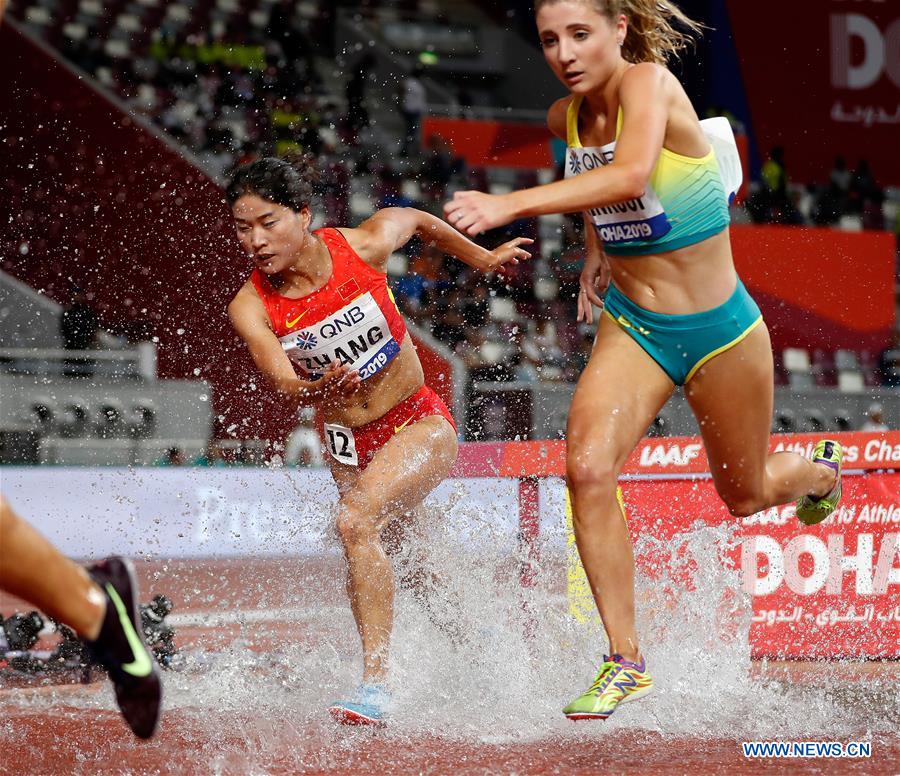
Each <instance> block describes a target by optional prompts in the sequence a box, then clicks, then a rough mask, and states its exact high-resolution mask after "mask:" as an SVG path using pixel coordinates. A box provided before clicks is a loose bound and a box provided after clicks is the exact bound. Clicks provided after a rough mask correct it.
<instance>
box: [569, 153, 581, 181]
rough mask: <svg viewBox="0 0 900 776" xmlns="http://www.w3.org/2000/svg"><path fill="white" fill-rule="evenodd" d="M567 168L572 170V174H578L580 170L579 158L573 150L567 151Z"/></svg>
mask: <svg viewBox="0 0 900 776" xmlns="http://www.w3.org/2000/svg"><path fill="white" fill-rule="evenodd" d="M569 169H570V170H571V171H572V175H578V173H580V172H581V159H579V158H578V154H577V153H575V152H574V151H569Z"/></svg>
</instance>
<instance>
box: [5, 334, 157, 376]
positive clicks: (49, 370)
mask: <svg viewBox="0 0 900 776" xmlns="http://www.w3.org/2000/svg"><path fill="white" fill-rule="evenodd" d="M0 371H2V372H9V373H14V374H30V375H66V376H69V377H78V376H83V377H92V376H97V377H129V378H133V379H142V380H156V346H155V345H154V344H153V343H152V342H141V343H138V344H137V345H136V346H135V347H132V348H123V349H121V350H63V349H61V348H0Z"/></svg>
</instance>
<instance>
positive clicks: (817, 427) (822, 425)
mask: <svg viewBox="0 0 900 776" xmlns="http://www.w3.org/2000/svg"><path fill="white" fill-rule="evenodd" d="M827 430H828V421H827V420H826V419H825V414H824V413H823V412H822V411H821V410H820V409H818V408H813V407H810V408H807V409H805V410H804V411H803V423H802V426H801V428H800V431H804V432H809V433H811V434H818V433H821V432H823V431H827Z"/></svg>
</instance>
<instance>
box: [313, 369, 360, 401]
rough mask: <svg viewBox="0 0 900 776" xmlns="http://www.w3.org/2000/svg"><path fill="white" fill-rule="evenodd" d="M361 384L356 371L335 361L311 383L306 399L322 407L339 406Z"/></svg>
mask: <svg viewBox="0 0 900 776" xmlns="http://www.w3.org/2000/svg"><path fill="white" fill-rule="evenodd" d="M361 384H362V379H361V378H360V376H359V372H358V371H356V370H353V371H350V367H348V366H347V365H346V364H342V363H340V362H335V363H332V364H331V365H330V366H329V367H328V369H327V370H325V374H323V375H322V376H321V377H320V378H319V379H318V380H316V381H315V382H313V383H311V385H310V388H309V394H308V397H307V401H308V402H310V403H315V404H320V405H322V406H323V407H339V406H341V405H343V404H344V403H345V402H346V401H347V399H349V398H350V397H351V396H352V395H353V394H354V393H356V392H357V391H358V390H359V386H360V385H361Z"/></svg>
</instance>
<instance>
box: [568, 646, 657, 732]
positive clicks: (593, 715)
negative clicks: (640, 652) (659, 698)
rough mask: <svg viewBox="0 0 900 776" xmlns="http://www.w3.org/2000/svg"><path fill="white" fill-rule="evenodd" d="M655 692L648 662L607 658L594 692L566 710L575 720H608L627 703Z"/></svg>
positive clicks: (570, 717) (604, 660)
mask: <svg viewBox="0 0 900 776" xmlns="http://www.w3.org/2000/svg"><path fill="white" fill-rule="evenodd" d="M652 690H653V679H652V678H651V677H650V674H649V673H647V666H646V662H645V660H644V659H643V658H641V662H640V663H632V662H630V661H628V660H625V658H623V657H622V656H621V655H613V656H612V657H608V656H605V657H604V658H603V665H601V666H600V673H598V674H597V678H596V679H594V683H593V684H592V685H591V687H590V689H589V690H588V691H587V692H586V693H585V694H584V695H582V696H580V697H578V698H576V699H575V700H574V701H572V702H571V703H570V704H569V705H568V706H566V707H565V708H564V709H563V714H565V715H566V716H567V717H568V718H569V719H571V720H578V719H606V718H607V717H608V716H609V715H610V714H612V713H613V712H614V711H615V710H616V709H617V708H618V706H619V704H620V703H625V701H633V700H637V699H638V698H642V697H643V696H645V695H647V694H648V693H649V692H651V691H652Z"/></svg>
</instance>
